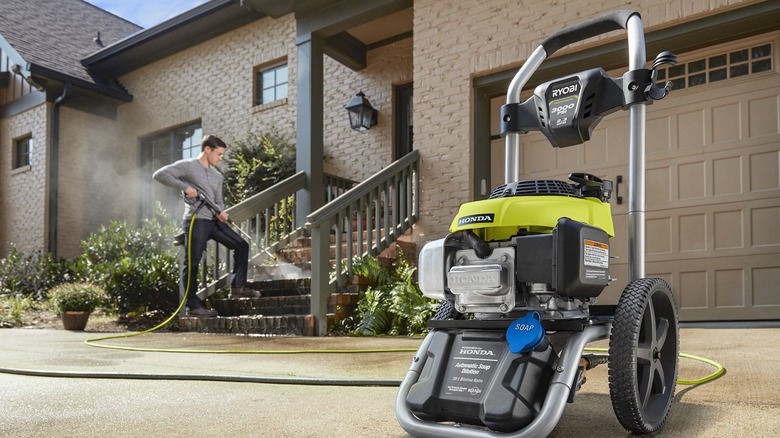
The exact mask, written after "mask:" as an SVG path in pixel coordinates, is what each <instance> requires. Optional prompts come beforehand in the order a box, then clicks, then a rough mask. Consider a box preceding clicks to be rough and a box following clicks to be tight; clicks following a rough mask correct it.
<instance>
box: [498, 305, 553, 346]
mask: <svg viewBox="0 0 780 438" xmlns="http://www.w3.org/2000/svg"><path fill="white" fill-rule="evenodd" d="M544 335H545V332H544V328H542V317H541V315H539V312H530V313H529V314H528V315H525V316H524V317H522V318H518V319H516V320H514V321H513V322H512V324H510V325H509V328H508V329H506V340H507V342H509V351H511V352H512V353H515V354H516V353H525V352H528V351H532V350H533V349H534V348H536V347H538V346H539V344H541V343H542V340H543V339H544Z"/></svg>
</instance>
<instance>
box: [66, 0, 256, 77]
mask: <svg viewBox="0 0 780 438" xmlns="http://www.w3.org/2000/svg"><path fill="white" fill-rule="evenodd" d="M264 17H266V15H265V14H263V13H261V12H258V11H256V10H248V9H247V8H245V7H243V6H241V4H240V2H239V1H238V0H213V1H210V2H207V3H204V4H202V5H200V6H198V7H196V8H194V9H192V10H189V11H187V12H185V13H183V14H181V15H177V16H176V17H174V18H172V19H170V20H168V21H165V22H163V23H160V24H158V25H157V26H154V27H150V28H149V29H146V30H142V31H140V32H137V33H134V34H132V35H130V36H128V37H127V38H125V39H123V40H120V41H118V42H116V43H114V44H112V45H110V46H108V47H106V48H104V49H102V50H100V51H98V52H96V53H93V54H92V55H89V56H88V57H86V58H84V59H82V61H81V63H82V65H84V66H85V67H87V68H88V69H90V70H91V71H94V72H98V73H100V74H102V75H106V76H110V77H115V78H116V77H119V76H121V75H123V74H125V73H128V72H130V71H133V70H136V69H138V68H140V67H143V66H144V65H147V64H150V63H152V62H154V61H158V60H160V59H162V58H165V57H166V56H169V55H171V54H174V53H177V52H180V51H182V50H185V49H187V48H190V47H193V46H195V45H197V44H200V43H202V42H204V41H207V40H209V39H211V38H214V37H216V36H219V35H221V34H223V33H226V32H229V31H231V30H234V29H236V28H237V27H240V26H243V25H245V24H249V23H251V22H253V21H256V20H259V19H261V18H264Z"/></svg>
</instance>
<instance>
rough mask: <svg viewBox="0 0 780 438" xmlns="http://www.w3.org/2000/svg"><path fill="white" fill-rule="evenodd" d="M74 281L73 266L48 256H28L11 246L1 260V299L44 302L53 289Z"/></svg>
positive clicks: (50, 255)
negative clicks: (7, 296) (13, 297)
mask: <svg viewBox="0 0 780 438" xmlns="http://www.w3.org/2000/svg"><path fill="white" fill-rule="evenodd" d="M72 279H73V270H72V268H71V266H70V263H69V262H68V261H67V260H65V259H64V258H61V257H55V256H53V255H52V254H51V253H48V252H42V251H36V252H34V253H31V254H25V253H24V252H22V251H20V250H18V249H17V248H16V247H15V246H11V248H10V249H9V250H8V256H7V257H6V258H4V259H2V260H0V295H9V296H22V297H27V298H30V299H33V300H42V299H45V298H46V294H47V291H48V290H49V289H51V288H52V287H54V286H56V285H58V284H61V283H64V282H67V281H71V280H72Z"/></svg>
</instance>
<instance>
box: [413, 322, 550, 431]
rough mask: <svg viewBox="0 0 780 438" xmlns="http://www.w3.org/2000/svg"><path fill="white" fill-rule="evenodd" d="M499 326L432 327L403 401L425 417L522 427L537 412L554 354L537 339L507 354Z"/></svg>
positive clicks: (507, 428)
mask: <svg viewBox="0 0 780 438" xmlns="http://www.w3.org/2000/svg"><path fill="white" fill-rule="evenodd" d="M504 334H505V333H504V332H500V331H476V330H456V329H452V330H447V329H442V330H436V331H435V332H434V333H433V339H432V343H431V348H430V349H429V350H428V352H427V354H428V359H427V361H426V364H425V367H423V370H422V373H421V375H420V379H419V380H418V382H417V383H416V384H414V385H412V387H411V388H410V390H409V395H408V397H407V398H406V406H407V408H408V409H409V410H410V411H412V412H413V413H414V414H415V415H416V416H417V417H419V418H421V419H424V420H427V421H445V420H446V421H456V422H460V423H466V424H472V425H481V426H486V427H489V428H490V429H493V430H497V431H512V430H517V429H520V428H522V427H525V426H526V425H528V424H529V423H531V421H533V419H534V418H536V416H537V415H538V413H539V410H540V409H541V405H542V401H543V400H544V397H545V395H546V394H547V388H548V387H549V384H550V379H551V378H552V375H553V362H554V361H555V358H556V357H557V356H556V355H555V353H554V351H553V348H552V346H550V344H549V343H548V342H547V341H546V340H543V341H542V342H541V343H540V345H539V346H538V347H537V348H536V349H535V350H532V351H530V352H526V353H519V354H513V353H511V352H510V351H509V344H508V343H507V341H506V338H505V337H504Z"/></svg>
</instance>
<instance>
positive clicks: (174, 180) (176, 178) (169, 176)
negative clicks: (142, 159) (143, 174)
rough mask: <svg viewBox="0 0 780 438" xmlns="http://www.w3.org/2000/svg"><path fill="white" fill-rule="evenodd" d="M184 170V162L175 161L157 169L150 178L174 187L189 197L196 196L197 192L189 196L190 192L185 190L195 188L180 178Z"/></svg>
mask: <svg viewBox="0 0 780 438" xmlns="http://www.w3.org/2000/svg"><path fill="white" fill-rule="evenodd" d="M186 170H187V169H186V163H185V162H182V161H177V162H175V163H171V164H168V165H167V166H163V167H161V168H159V169H157V171H156V172H154V174H153V175H152V178H154V180H155V181H157V182H159V183H161V184H165V185H166V186H168V187H173V188H174V189H179V190H181V191H183V192H185V193H186V194H187V196H189V197H194V196H197V192H195V193H193V194H192V196H190V193H187V190H191V191H195V189H193V188H192V187H191V186H190V184H189V183H188V182H186V181H184V180H183V179H182V178H183V177H184V176H185V175H186V174H187V172H186Z"/></svg>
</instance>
